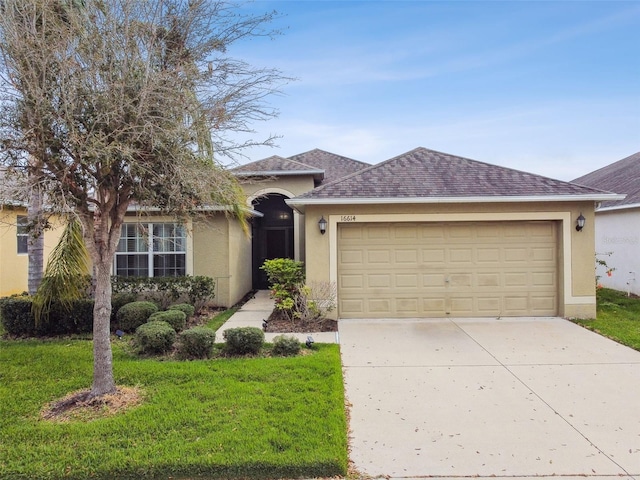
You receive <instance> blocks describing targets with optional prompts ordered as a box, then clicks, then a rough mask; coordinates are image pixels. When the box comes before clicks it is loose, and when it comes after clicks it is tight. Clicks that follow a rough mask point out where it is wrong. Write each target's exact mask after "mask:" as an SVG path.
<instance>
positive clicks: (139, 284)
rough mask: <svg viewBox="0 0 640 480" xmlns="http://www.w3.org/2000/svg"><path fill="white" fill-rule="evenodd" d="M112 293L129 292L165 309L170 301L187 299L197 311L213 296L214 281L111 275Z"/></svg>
mask: <svg viewBox="0 0 640 480" xmlns="http://www.w3.org/2000/svg"><path fill="white" fill-rule="evenodd" d="M111 286H112V288H113V293H131V294H135V295H136V296H138V297H142V298H145V299H146V300H149V301H152V302H156V303H158V305H159V306H160V308H162V309H165V308H167V307H168V306H169V305H171V304H172V303H175V302H177V301H179V300H180V299H183V300H182V301H185V300H188V301H189V303H191V305H193V306H194V307H195V311H196V313H198V312H199V311H200V310H201V309H202V307H203V306H204V305H206V303H207V302H209V301H211V300H213V298H214V297H215V287H216V283H215V281H214V279H213V278H211V277H205V276H195V277H190V276H184V277H152V278H147V277H117V276H114V277H111Z"/></svg>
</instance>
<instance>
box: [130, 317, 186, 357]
mask: <svg viewBox="0 0 640 480" xmlns="http://www.w3.org/2000/svg"><path fill="white" fill-rule="evenodd" d="M175 339H176V331H175V330H174V329H173V327H171V325H169V324H168V323H167V322H160V321H154V322H148V323H145V324H144V325H140V326H139V327H138V328H137V329H136V336H135V340H136V344H137V345H138V348H139V350H140V353H147V354H154V353H165V352H168V351H169V350H171V348H173V342H174V341H175Z"/></svg>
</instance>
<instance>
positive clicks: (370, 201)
mask: <svg viewBox="0 0 640 480" xmlns="http://www.w3.org/2000/svg"><path fill="white" fill-rule="evenodd" d="M624 198H625V195H620V194H616V193H603V194H584V195H546V196H540V195H531V196H476V197H393V198H290V199H287V200H285V202H286V204H287V205H289V206H290V207H292V208H294V209H295V210H297V211H298V212H300V213H304V209H305V207H306V206H307V205H350V206H351V205H398V204H406V203H412V204H416V203H417V204H427V205H428V204H431V205H433V204H441V203H532V202H586V201H593V202H603V201H611V200H623V199H624Z"/></svg>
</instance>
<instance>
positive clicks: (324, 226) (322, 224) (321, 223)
mask: <svg viewBox="0 0 640 480" xmlns="http://www.w3.org/2000/svg"><path fill="white" fill-rule="evenodd" d="M318 227H319V228H320V233H321V234H322V235H324V232H326V231H327V221H326V220H325V219H324V215H323V216H322V218H321V219H320V220H318Z"/></svg>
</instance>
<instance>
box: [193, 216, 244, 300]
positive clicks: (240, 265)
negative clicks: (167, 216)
mask: <svg viewBox="0 0 640 480" xmlns="http://www.w3.org/2000/svg"><path fill="white" fill-rule="evenodd" d="M192 236H193V265H194V269H193V274H194V275H206V276H209V277H213V278H214V279H215V281H216V298H215V300H214V303H215V304H216V305H220V306H223V307H230V306H232V305H234V304H235V303H237V302H238V301H239V300H240V299H242V297H243V296H244V295H245V294H246V293H248V292H249V291H250V290H251V281H252V278H251V274H252V272H251V237H250V236H249V235H248V234H246V233H245V232H244V231H243V230H242V228H241V226H240V224H239V222H237V221H236V220H234V219H233V218H227V217H226V216H225V215H224V214H216V215H212V216H209V217H207V218H200V219H197V220H194V221H193V227H192Z"/></svg>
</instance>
